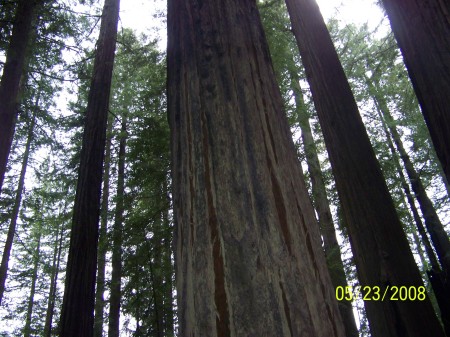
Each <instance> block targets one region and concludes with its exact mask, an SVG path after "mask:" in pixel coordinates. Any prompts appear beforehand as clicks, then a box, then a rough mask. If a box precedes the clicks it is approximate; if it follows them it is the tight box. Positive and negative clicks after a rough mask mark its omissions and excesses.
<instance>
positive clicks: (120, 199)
mask: <svg viewBox="0 0 450 337" xmlns="http://www.w3.org/2000/svg"><path fill="white" fill-rule="evenodd" d="M126 133H127V120H126V117H125V116H122V127H121V130H120V144H119V162H118V169H117V196H116V212H115V219H114V227H113V242H112V272H111V296H110V298H109V326H108V327H109V329H108V337H119V321H120V301H121V298H122V293H121V287H120V286H121V280H122V231H123V222H124V216H123V213H124V197H125V147H126V140H127V136H126Z"/></svg>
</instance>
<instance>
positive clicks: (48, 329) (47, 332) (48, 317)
mask: <svg viewBox="0 0 450 337" xmlns="http://www.w3.org/2000/svg"><path fill="white" fill-rule="evenodd" d="M66 207H67V206H64V212H65V211H66ZM63 238H64V228H63V226H61V228H60V229H59V239H58V240H56V241H55V247H54V250H53V263H52V273H51V277H50V290H49V292H48V302H47V311H46V314H45V324H44V337H51V335H52V324H53V313H54V310H55V301H56V289H57V283H58V274H59V264H60V262H61V252H62V244H63Z"/></svg>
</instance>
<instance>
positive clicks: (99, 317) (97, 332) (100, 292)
mask: <svg viewBox="0 0 450 337" xmlns="http://www.w3.org/2000/svg"><path fill="white" fill-rule="evenodd" d="M113 124H114V119H113V117H112V115H110V117H109V118H108V127H107V130H106V150H105V164H104V169H103V191H102V206H101V211H100V230H99V242H98V258H97V281H96V285H97V287H96V289H95V309H94V337H102V336H103V320H104V317H103V313H104V310H105V299H104V297H103V296H104V292H105V266H106V252H107V250H108V238H107V227H108V200H109V173H110V166H111V140H112V127H113Z"/></svg>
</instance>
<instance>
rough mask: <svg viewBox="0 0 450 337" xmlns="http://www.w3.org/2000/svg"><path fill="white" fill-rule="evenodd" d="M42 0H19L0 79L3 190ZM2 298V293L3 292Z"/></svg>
mask: <svg viewBox="0 0 450 337" xmlns="http://www.w3.org/2000/svg"><path fill="white" fill-rule="evenodd" d="M39 2H40V1H39V0H20V1H19V3H18V5H17V11H16V16H15V21H14V27H13V31H12V35H11V40H10V43H9V47H8V50H7V52H6V62H5V66H4V67H3V75H2V79H1V82H0V192H1V190H2V186H3V180H4V178H5V172H6V165H7V163H8V156H9V152H10V150H11V144H12V140H13V136H14V129H15V124H16V118H17V101H18V96H19V87H20V78H21V76H22V73H23V71H24V67H25V56H26V50H27V46H28V41H29V38H30V34H31V30H32V22H33V18H34V13H35V9H36V7H37V6H38V4H39ZM0 302H1V296H0Z"/></svg>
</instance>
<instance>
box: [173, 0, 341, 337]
mask: <svg viewBox="0 0 450 337" xmlns="http://www.w3.org/2000/svg"><path fill="white" fill-rule="evenodd" d="M168 33H169V43H168V108H169V120H170V126H171V131H172V160H173V162H172V177H173V198H174V199H173V200H174V219H175V223H176V230H175V242H176V254H175V255H176V268H177V269H176V270H177V272H176V275H177V296H178V310H179V314H178V322H179V329H180V335H181V336H210V337H216V336H242V337H244V336H273V337H279V336H327V337H328V336H344V329H343V325H342V323H341V319H340V315H339V311H338V308H337V303H336V302H335V299H334V290H333V286H332V284H331V280H330V277H329V275H328V271H327V267H326V262H325V258H324V255H323V252H322V249H321V244H320V236H319V232H318V225H317V223H316V220H315V217H314V213H313V209H312V205H311V203H310V201H309V197H308V195H307V191H306V188H305V185H304V181H303V175H302V172H301V169H300V166H299V162H298V160H297V154H296V151H295V148H294V145H293V142H292V138H291V133H290V130H289V125H288V122H287V118H286V116H285V114H284V112H283V110H282V106H283V104H282V99H281V95H280V92H279V89H278V86H277V84H276V81H275V76H274V73H273V69H272V66H271V60H270V56H269V51H268V47H267V42H266V40H265V36H264V34H263V29H262V26H261V22H260V18H259V14H258V10H257V8H256V4H255V2H254V1H243V0H211V1H201V0H171V1H169V7H168Z"/></svg>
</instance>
